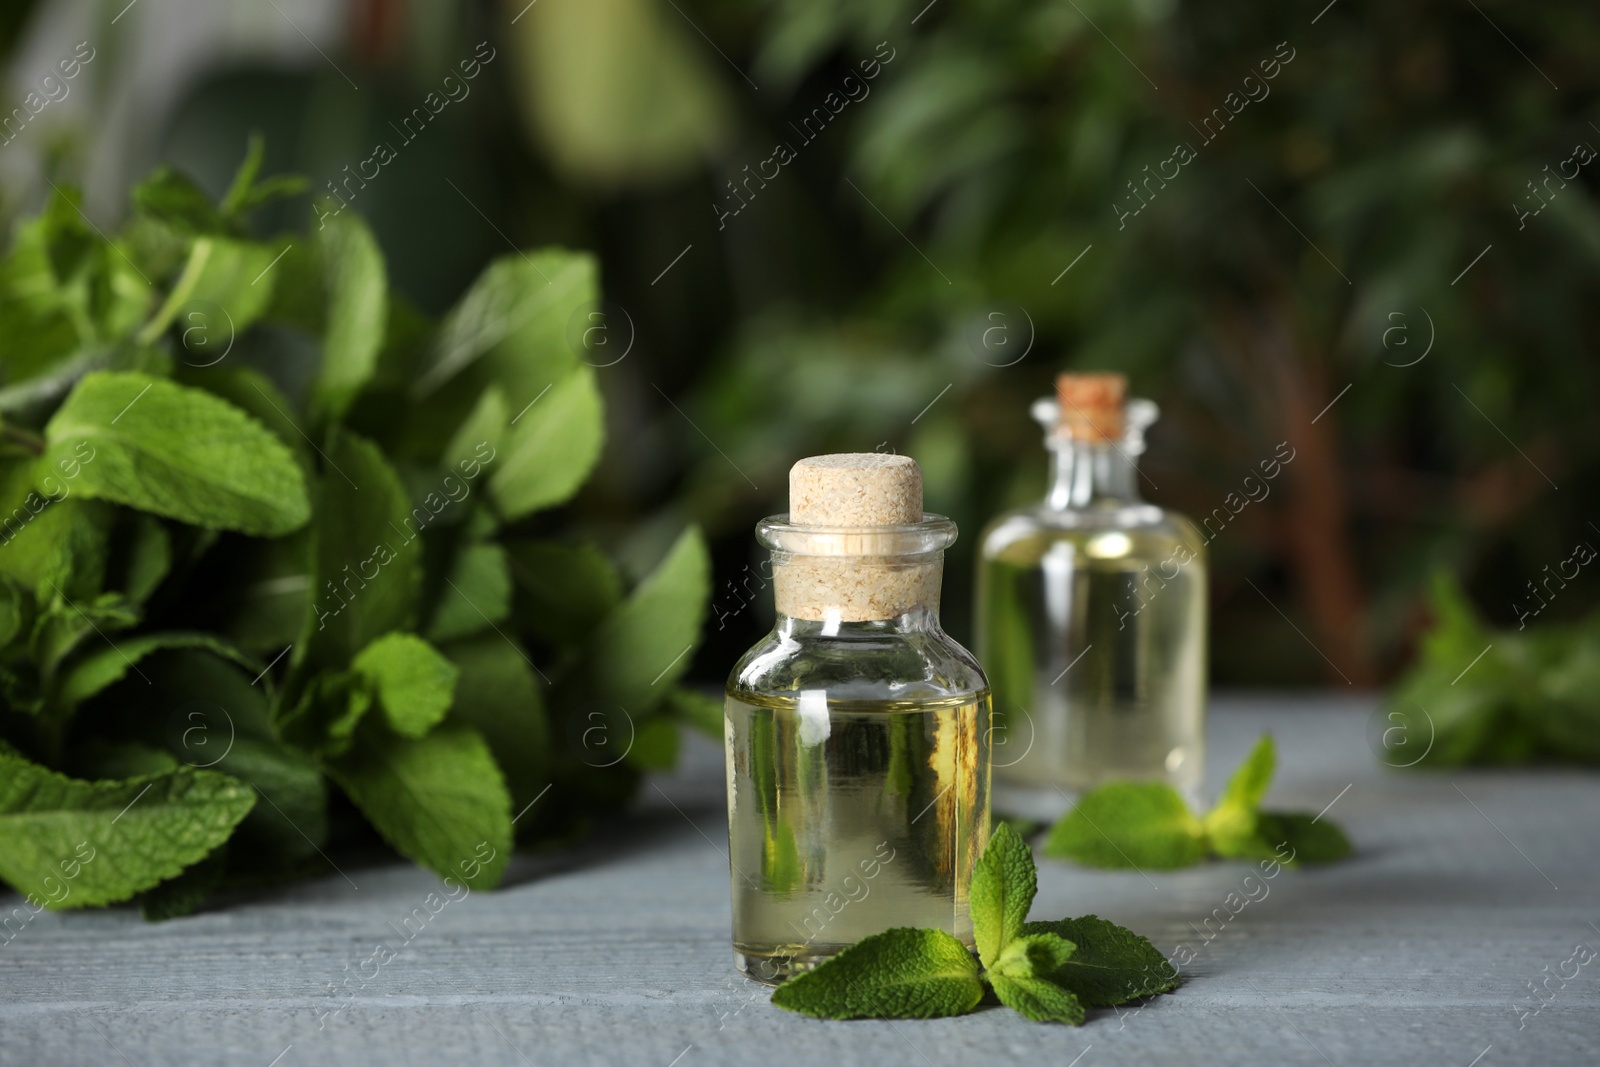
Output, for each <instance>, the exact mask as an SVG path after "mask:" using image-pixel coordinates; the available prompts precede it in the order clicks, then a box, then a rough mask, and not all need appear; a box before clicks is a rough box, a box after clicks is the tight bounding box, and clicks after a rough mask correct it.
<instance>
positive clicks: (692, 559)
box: [582, 526, 711, 714]
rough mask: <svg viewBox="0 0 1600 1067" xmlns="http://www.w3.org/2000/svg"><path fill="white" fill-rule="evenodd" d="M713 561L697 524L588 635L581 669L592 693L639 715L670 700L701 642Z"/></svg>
mask: <svg viewBox="0 0 1600 1067" xmlns="http://www.w3.org/2000/svg"><path fill="white" fill-rule="evenodd" d="M710 587H711V558H710V555H709V553H708V552H707V551H706V543H705V539H704V538H703V537H702V536H701V534H700V530H699V529H698V528H697V527H693V526H691V527H690V528H688V529H687V530H685V531H684V532H683V533H682V534H681V535H680V536H679V537H678V540H677V541H676V542H675V543H674V544H673V546H672V548H671V549H669V550H668V552H667V555H666V557H665V558H664V559H663V560H662V561H661V562H660V563H659V564H657V566H656V569H655V570H653V571H651V572H650V574H649V576H648V577H646V578H645V580H644V581H642V582H640V583H639V586H638V588H636V589H634V591H633V592H632V593H631V594H629V596H628V598H627V599H626V600H625V601H623V602H622V603H621V604H619V605H618V606H617V607H616V609H615V610H613V611H612V612H611V614H610V615H608V616H607V617H606V619H605V621H604V622H602V623H601V624H600V625H599V626H598V627H597V628H596V629H595V631H594V633H592V634H591V635H590V637H589V642H588V647H587V649H586V650H585V652H584V661H583V667H582V670H583V674H584V676H585V677H586V678H587V680H588V683H589V685H590V686H591V695H592V696H593V697H595V698H599V699H602V700H612V701H615V702H616V703H618V704H620V705H622V707H623V708H625V709H627V710H628V712H629V713H630V714H637V713H639V712H642V711H644V710H646V709H647V708H649V707H651V706H652V705H654V704H656V703H658V702H660V701H661V700H663V699H665V698H666V695H667V693H668V691H670V690H671V688H672V686H673V684H674V683H675V682H677V680H678V679H679V678H681V677H683V672H684V671H686V670H688V668H689V661H690V659H692V658H693V654H694V648H695V646H696V645H697V644H699V642H700V625H701V623H702V622H703V621H704V620H705V612H706V598H707V595H708V594H709V592H710Z"/></svg>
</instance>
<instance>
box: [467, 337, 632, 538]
mask: <svg viewBox="0 0 1600 1067" xmlns="http://www.w3.org/2000/svg"><path fill="white" fill-rule="evenodd" d="M604 440H605V418H604V413H603V412H602V410H601V403H600V390H599V389H598V388H597V387H596V386H595V376H594V371H593V370H591V369H590V368H588V367H582V366H580V367H575V368H573V369H572V370H571V371H570V372H568V373H567V375H566V376H565V377H563V378H561V379H560V380H558V381H556V382H555V383H554V384H552V385H551V386H550V387H549V391H548V392H547V393H545V394H544V395H543V396H541V397H539V398H538V399H537V400H535V401H532V402H531V406H530V407H527V408H526V409H525V410H524V411H523V412H522V413H521V415H520V416H518V417H517V421H516V425H514V426H510V427H508V428H507V430H506V432H505V435H504V437H503V439H502V442H501V447H500V448H499V449H498V455H497V456H496V458H495V462H494V463H493V465H492V466H491V467H490V474H489V493H490V496H491V497H492V498H493V500H494V502H495V506H496V507H497V508H498V509H499V511H500V513H501V514H502V515H504V516H505V517H506V518H507V519H518V518H522V517H523V516H525V515H530V514H532V513H533V512H535V511H538V510H539V509H540V508H547V507H551V506H553V505H556V504H560V503H561V502H563V501H565V500H566V499H567V498H569V497H571V496H572V494H573V493H575V492H577V491H578V487H579V486H580V485H582V484H583V482H584V479H586V478H588V477H589V471H590V470H591V469H593V467H594V465H595V462H596V461H597V460H598V459H599V458H600V446H601V444H602V443H603V442H604Z"/></svg>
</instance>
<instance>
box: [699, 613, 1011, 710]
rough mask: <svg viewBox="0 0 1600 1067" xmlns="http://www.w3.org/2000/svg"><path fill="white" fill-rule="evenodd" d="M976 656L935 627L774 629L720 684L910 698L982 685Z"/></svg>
mask: <svg viewBox="0 0 1600 1067" xmlns="http://www.w3.org/2000/svg"><path fill="white" fill-rule="evenodd" d="M988 688H989V681H988V678H986V677H985V675H984V673H983V668H982V667H981V666H980V665H979V664H978V659H977V657H976V656H974V655H973V654H972V653H971V652H969V651H967V650H966V649H965V648H963V647H962V646H961V645H960V644H958V643H957V642H956V641H955V640H954V639H952V638H951V637H950V636H949V635H948V634H946V633H945V632H944V631H942V630H919V631H915V632H908V633H880V634H873V635H870V636H864V635H841V636H835V637H820V636H815V635H808V636H804V637H800V638H795V637H792V636H789V635H787V634H784V633H782V632H781V631H779V630H774V631H773V632H772V633H769V634H768V635H767V636H766V637H765V638H763V639H762V640H761V641H759V642H757V643H756V644H755V645H754V646H752V647H751V648H750V650H749V651H747V652H746V653H745V654H744V655H743V656H741V657H740V658H739V661H738V662H737V663H735V664H734V667H733V670H732V672H730V673H729V675H728V683H727V691H728V692H729V693H730V694H737V693H740V692H744V693H767V694H773V693H799V692H801V691H804V690H809V689H825V690H827V692H828V695H829V696H830V697H831V698H834V699H839V700H857V699H859V700H882V699H903V700H916V699H925V698H934V697H949V696H969V695H973V694H977V693H981V692H984V691H986V690H987V689H988Z"/></svg>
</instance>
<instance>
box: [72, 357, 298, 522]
mask: <svg viewBox="0 0 1600 1067" xmlns="http://www.w3.org/2000/svg"><path fill="white" fill-rule="evenodd" d="M44 435H45V440H46V448H45V453H44V455H43V456H42V457H41V464H42V465H55V466H58V467H59V466H60V465H62V464H74V465H75V466H76V470H77V474H76V477H75V478H73V480H72V483H71V484H72V486H73V491H74V492H75V493H81V494H83V495H84V496H86V497H100V498H103V499H106V500H110V501H114V502H115V503H118V504H126V505H128V506H129V507H133V508H138V509H139V510H141V511H148V512H151V513H153V514H156V515H164V516H166V517H167V518H171V519H178V520H179V521H181V522H187V523H190V524H191V525H194V526H206V527H213V528H216V529H223V530H238V531H239V532H241V533H247V534H257V535H261V536H267V537H274V536H278V535H281V534H285V533H288V532H289V531H291V530H294V529H296V528H297V527H299V526H301V525H303V524H304V523H305V521H306V519H307V518H309V517H310V513H311V508H310V501H309V500H308V499H307V496H306V487H305V479H304V478H303V477H302V476H301V473H300V469H299V467H297V466H296V465H295V462H294V459H293V458H292V457H291V456H290V454H289V451H288V450H287V449H286V448H284V447H283V445H281V444H279V443H278V441H277V439H276V438H274V437H273V436H272V435H271V434H270V433H268V432H267V430H266V429H265V428H263V427H262V426H261V424H260V423H258V422H256V421H255V420H254V419H252V418H250V417H249V416H247V415H246V414H245V413H244V412H242V411H240V410H239V409H238V408H235V407H234V406H233V405H231V404H229V403H227V402H226V401H223V400H219V399H218V398H216V397H214V396H212V395H211V394H209V393H206V392H202V391H201V390H198V389H190V388H187V387H185V386H181V385H174V384H173V383H171V382H168V381H163V380H161V379H158V378H151V377H149V376H148V375H145V374H131V373H129V374H123V373H109V372H100V373H96V374H91V375H89V376H87V377H85V378H84V379H83V380H82V381H81V382H79V383H78V387H77V388H76V389H74V390H73V391H72V393H71V395H70V396H68V397H67V399H66V402H65V403H63V404H62V405H61V407H60V408H59V409H58V410H57V411H56V413H55V415H54V416H53V417H52V418H51V419H50V422H49V424H48V425H46V426H45V431H44ZM42 482H43V478H41V483H42ZM41 487H42V488H48V486H44V485H41Z"/></svg>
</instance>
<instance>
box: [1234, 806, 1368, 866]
mask: <svg viewBox="0 0 1600 1067" xmlns="http://www.w3.org/2000/svg"><path fill="white" fill-rule="evenodd" d="M1256 835H1257V838H1258V839H1259V841H1260V843H1261V846H1262V851H1261V852H1260V853H1258V854H1255V855H1253V856H1252V857H1251V858H1259V859H1277V860H1279V861H1280V862H1282V863H1283V865H1284V866H1285V867H1296V866H1299V865H1300V864H1302V863H1332V862H1334V861H1335V860H1342V859H1344V858H1345V857H1346V856H1348V855H1350V853H1351V851H1352V849H1351V845H1350V839H1349V838H1348V837H1346V836H1345V833H1344V831H1343V830H1342V829H1340V828H1339V826H1338V825H1337V824H1336V823H1334V821H1333V820H1332V819H1329V818H1327V817H1323V818H1321V819H1318V818H1317V817H1316V816H1314V815H1311V814H1309V813H1308V812H1303V811H1264V812H1262V813H1261V819H1260V823H1259V825H1258V826H1257V830H1256ZM1285 855H1287V856H1288V857H1289V858H1287V859H1285V858H1284V857H1285Z"/></svg>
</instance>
